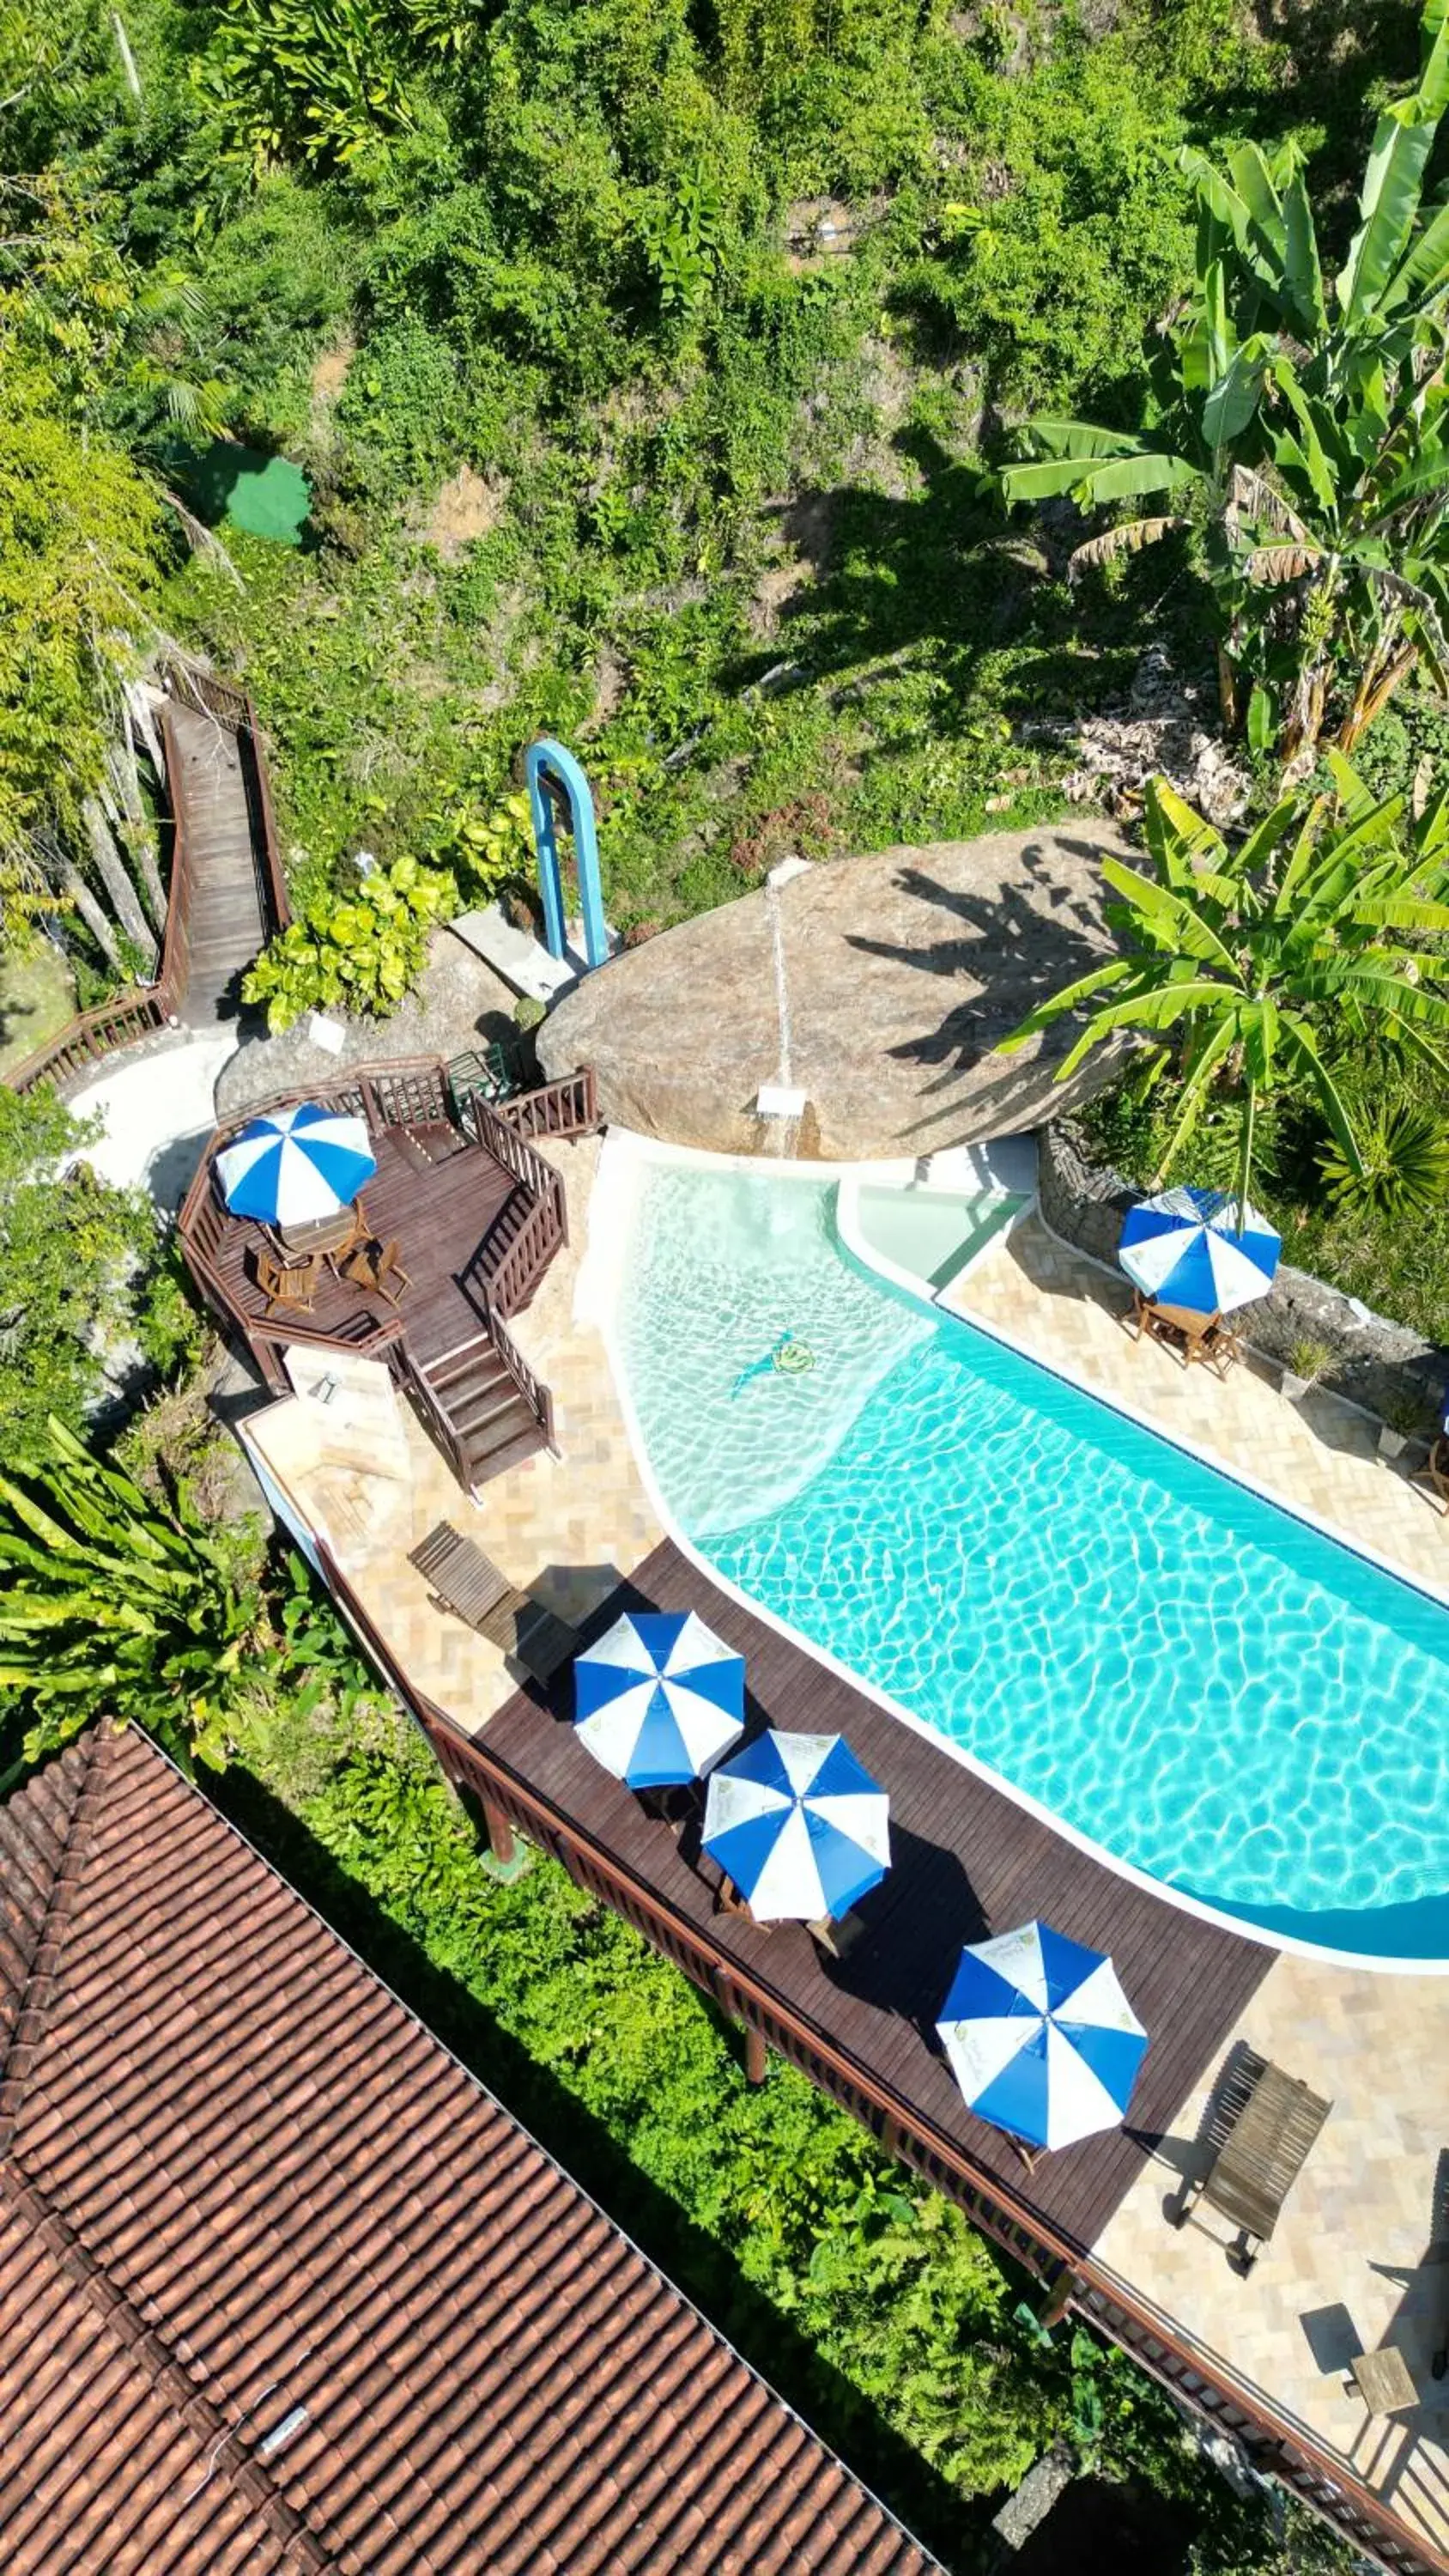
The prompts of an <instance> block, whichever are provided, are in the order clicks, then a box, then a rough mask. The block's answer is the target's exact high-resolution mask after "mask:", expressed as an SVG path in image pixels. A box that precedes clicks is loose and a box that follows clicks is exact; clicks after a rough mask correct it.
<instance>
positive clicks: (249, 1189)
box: [216, 1100, 377, 1225]
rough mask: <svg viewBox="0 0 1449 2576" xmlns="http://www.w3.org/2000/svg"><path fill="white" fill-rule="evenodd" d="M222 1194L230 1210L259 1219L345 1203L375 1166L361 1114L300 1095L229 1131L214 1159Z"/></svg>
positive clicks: (296, 1217)
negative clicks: (290, 1105)
mask: <svg viewBox="0 0 1449 2576" xmlns="http://www.w3.org/2000/svg"><path fill="white" fill-rule="evenodd" d="M216 1168H217V1170H218V1172H219V1173H220V1174H221V1186H222V1194H223V1196H224V1197H225V1200H226V1203H227V1206H228V1207H229V1208H230V1209H231V1212H232V1214H233V1216H254V1217H260V1218H261V1220H262V1222H263V1224H264V1225H306V1224H307V1222H308V1221H309V1219H310V1218H313V1217H319V1216H335V1215H336V1214H337V1211H338V1209H339V1208H344V1207H350V1206H351V1204H352V1202H353V1200H354V1199H355V1198H356V1196H357V1193H358V1191H359V1190H360V1189H363V1188H365V1187H366V1185H367V1183H368V1182H369V1181H370V1180H371V1178H372V1176H373V1173H374V1172H375V1171H376V1169H377V1158H376V1156H375V1155H374V1153H373V1152H372V1149H371V1147H370V1145H369V1144H368V1141H367V1129H366V1127H365V1126H364V1125H363V1122H362V1120H361V1119H360V1118H350V1117H346V1116H344V1115H343V1114H342V1113H341V1112H339V1111H338V1110H335V1109H318V1108H315V1107H314V1106H313V1104H312V1103H311V1102H310V1101H305V1100H304V1101H303V1102H302V1103H301V1105H300V1107H298V1108H296V1109H269V1110H268V1111H267V1113H266V1116H265V1117H263V1118H253V1119H252V1121H251V1123H250V1125H249V1126H246V1127H244V1128H243V1129H242V1131H241V1134H240V1135H239V1136H234V1137H233V1138H232V1141H231V1143H230V1144H229V1145H227V1146H225V1147H224V1148H223V1150H222V1152H221V1153H219V1154H218V1156H217V1158H216Z"/></svg>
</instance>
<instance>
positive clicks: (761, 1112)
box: [755, 853, 810, 1162]
mask: <svg viewBox="0 0 1449 2576" xmlns="http://www.w3.org/2000/svg"><path fill="white" fill-rule="evenodd" d="M809 865H810V861H809V860H808V859H802V858H798V857H796V856H795V855H794V854H793V853H792V854H791V856H790V857H788V858H784V859H780V860H779V861H777V863H776V865H775V866H774V867H773V868H771V870H770V872H769V874H768V875H767V877H766V879H765V910H766V912H767V913H768V915H769V920H770V946H771V951H772V954H773V957H774V964H775V1012H776V1018H777V1022H778V1025H779V1032H780V1052H779V1058H778V1061H777V1064H776V1068H775V1079H774V1081H773V1082H762V1083H761V1085H760V1088H759V1090H758V1091H757V1092H756V1094H755V1116H756V1118H757V1119H758V1120H759V1122H760V1131H759V1142H758V1145H757V1148H756V1150H757V1151H758V1152H759V1153H762V1154H778V1155H779V1156H780V1157H781V1159H782V1160H783V1161H786V1162H788V1161H790V1160H791V1158H792V1157H793V1155H794V1153H795V1150H796V1147H797V1146H798V1144H799V1142H800V1128H801V1123H802V1121H803V1119H804V1116H805V1111H806V1108H807V1106H808V1101H809V1095H808V1093H807V1092H805V1091H803V1090H802V1089H801V1088H800V1086H799V1085H798V1084H797V1083H796V1082H795V1080H794V1078H793V1074H792V1069H791V1063H790V985H789V979H788V977H787V975H786V972H785V932H784V925H783V922H782V920H781V916H780V889H781V887H782V886H787V885H788V884H789V883H790V880H791V878H792V877H798V876H803V875H804V873H805V870H806V869H807V868H808V867H809Z"/></svg>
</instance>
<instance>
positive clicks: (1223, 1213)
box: [1117, 1190, 1283, 1315]
mask: <svg viewBox="0 0 1449 2576" xmlns="http://www.w3.org/2000/svg"><path fill="white" fill-rule="evenodd" d="M1282 1249H1283V1246H1282V1244H1281V1243H1280V1242H1279V1240H1278V1237H1277V1235H1276V1234H1275V1233H1274V1232H1273V1229H1272V1227H1271V1226H1270V1225H1269V1224H1268V1223H1267V1222H1266V1221H1265V1219H1264V1218H1262V1217H1260V1216H1259V1214H1258V1212H1257V1210H1256V1208H1253V1207H1249V1206H1246V1205H1245V1207H1244V1209H1243V1224H1242V1231H1241V1232H1239V1229H1238V1202H1237V1200H1236V1199H1231V1198H1225V1197H1224V1196H1223V1193H1222V1191H1221V1190H1163V1191H1162V1192H1160V1194H1159V1195H1158V1197H1156V1198H1155V1199H1144V1200H1143V1201H1142V1203H1141V1205H1140V1206H1139V1207H1135V1208H1129V1209H1128V1211H1127V1214H1126V1216H1125V1218H1124V1219H1123V1223H1122V1240H1121V1242H1120V1244H1119V1245H1118V1248H1117V1258H1118V1260H1119V1261H1120V1262H1121V1265H1122V1267H1123V1269H1124V1270H1125V1271H1126V1273H1127V1276H1128V1278H1129V1279H1130V1280H1131V1281H1132V1283H1133V1286H1134V1287H1137V1288H1140V1289H1141V1290H1142V1293H1143V1295H1144V1296H1145V1297H1158V1298H1160V1299H1161V1301H1162V1303H1163V1304H1164V1305H1165V1306H1184V1307H1186V1308H1187V1309H1188V1310H1189V1312H1190V1313H1192V1314H1195V1315H1227V1314H1231V1312H1232V1310H1233V1308H1234V1307H1235V1306H1251V1304H1252V1302H1253V1300H1254V1298H1255V1297H1266V1295H1267V1293H1268V1290H1269V1289H1270V1288H1271V1287H1272V1285H1273V1274H1274V1272H1275V1271H1276V1269H1277V1267H1278V1255H1279V1253H1280V1252H1281V1251H1282Z"/></svg>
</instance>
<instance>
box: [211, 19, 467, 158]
mask: <svg viewBox="0 0 1449 2576" xmlns="http://www.w3.org/2000/svg"><path fill="white" fill-rule="evenodd" d="M473 24H474V20H473V16H472V13H471V11H470V10H468V8H467V7H466V6H464V5H458V6H453V5H452V4H451V0H397V5H395V6H392V7H389V6H386V5H380V0H225V5H224V7H223V9H222V13H221V20H220V24H219V26H218V28H217V32H216V36H215V39H214V41H213V44H212V47H211V50H210V51H209V53H208V54H206V55H205V56H203V57H202V58H201V59H200V61H199V62H198V64H197V66H196V70H197V78H198V82H199V85H200V86H201V87H202V89H203V91H204V92H205V94H207V95H208V96H209V97H211V98H213V99H215V100H216V101H217V103H218V105H219V106H220V108H221V110H222V112H223V115H224V118H225V120H226V122H227V124H228V126H229V127H230V130H231V132H232V134H233V136H234V137H235V139H236V141H237V143H238V144H239V145H241V146H243V147H244V148H245V149H246V150H247V151H248V152H249V153H250V154H251V156H252V159H253V161H254V163H255V165H256V167H257V168H258V170H262V169H265V167H266V166H267V165H268V163H270V162H273V161H281V160H285V159H286V158H288V157H289V156H291V155H300V156H301V157H302V158H303V159H304V160H308V161H313V162H318V163H322V164H324V165H325V164H339V165H341V166H343V167H345V166H346V165H347V164H348V163H350V162H353V161H358V160H361V159H364V158H366V157H367V156H368V155H369V154H375V153H376V152H377V150H378V147H379V144H380V142H381V140H382V138H383V137H384V136H385V135H387V134H388V133H389V132H391V131H394V130H396V129H397V128H399V127H407V126H411V125H413V124H414V123H415V122H416V121H417V117H418V113H419V109H420V100H419V97H418V95H417V93H416V90H415V86H414V83H415V77H416V74H417V73H418V72H419V70H420V69H421V68H422V66H423V65H424V64H425V63H426V62H427V61H428V60H429V59H430V58H433V59H435V58H437V57H440V56H442V57H446V56H455V55H457V54H458V53H460V52H461V51H462V49H463V46H464V45H465V43H466V41H467V39H468V36H469V35H470V34H471V32H472V28H473Z"/></svg>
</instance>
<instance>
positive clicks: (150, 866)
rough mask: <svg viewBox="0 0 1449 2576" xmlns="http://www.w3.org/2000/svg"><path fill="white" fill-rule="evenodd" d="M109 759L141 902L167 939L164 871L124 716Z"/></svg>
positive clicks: (156, 928) (159, 934)
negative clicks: (137, 879)
mask: <svg viewBox="0 0 1449 2576" xmlns="http://www.w3.org/2000/svg"><path fill="white" fill-rule="evenodd" d="M108 759H109V764H110V772H111V776H112V778H113V780H114V781H115V787H116V793H117V795H118V796H119V797H120V800H121V806H122V810H123V812H124V814H125V817H126V824H127V830H126V845H127V848H128V850H129V853H130V855H131V857H132V858H133V859H134V860H135V863H136V874H137V876H138V877H139V878H140V881H141V900H142V902H143V903H144V904H145V906H146V910H147V911H148V913H149V914H150V916H151V927H152V929H153V930H154V931H155V932H156V935H157V937H158V938H161V937H164V935H165V930H166V889H165V887H164V886H163V885H162V883H161V870H160V868H159V867H158V865H157V863H156V835H155V833H154V832H153V831H152V829H151V817H150V815H149V814H148V813H147V811H146V800H145V798H144V797H143V796H142V794H141V777H140V772H139V770H138V769H137V767H136V752H135V746H134V745H133V743H132V741H131V734H130V728H129V726H128V725H127V723H126V720H125V717H124V716H123V717H122V719H121V723H120V728H119V730H118V732H117V734H116V739H115V741H114V743H113V744H112V745H111V749H110V752H109V754H108Z"/></svg>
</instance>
